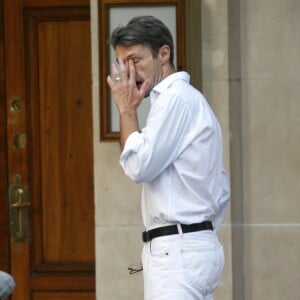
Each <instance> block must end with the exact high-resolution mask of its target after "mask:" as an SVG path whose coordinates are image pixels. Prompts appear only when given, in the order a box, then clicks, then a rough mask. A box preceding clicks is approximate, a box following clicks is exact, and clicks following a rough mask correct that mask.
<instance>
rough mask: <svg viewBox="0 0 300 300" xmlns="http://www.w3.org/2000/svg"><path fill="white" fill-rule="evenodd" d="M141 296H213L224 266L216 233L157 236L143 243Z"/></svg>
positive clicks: (193, 299)
mask: <svg viewBox="0 0 300 300" xmlns="http://www.w3.org/2000/svg"><path fill="white" fill-rule="evenodd" d="M142 263H143V269H144V270H143V273H144V299H145V300H170V299H172V300H213V292H214V290H215V289H216V287H217V286H218V284H219V282H220V279H221V273H222V270H223V266H224V252H223V247H222V245H221V244H220V242H219V240H218V238H217V236H216V233H215V232H213V231H209V230H207V231H198V232H193V233H185V234H177V235H169V236H164V237H158V238H155V239H153V240H152V241H151V242H148V243H144V248H143V253H142Z"/></svg>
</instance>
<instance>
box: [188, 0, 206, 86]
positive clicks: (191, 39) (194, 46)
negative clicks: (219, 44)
mask: <svg viewBox="0 0 300 300" xmlns="http://www.w3.org/2000/svg"><path fill="white" fill-rule="evenodd" d="M201 28H202V26H201V1H199V0H188V1H185V46H186V48H185V60H186V70H187V71H188V72H189V73H190V75H191V84H192V85H193V86H195V87H196V88H197V89H199V90H201V89H202V84H201V82H202V62H201V59H202V50H201V49H202V48H201V42H202V40H201Z"/></svg>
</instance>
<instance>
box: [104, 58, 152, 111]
mask: <svg viewBox="0 0 300 300" xmlns="http://www.w3.org/2000/svg"><path fill="white" fill-rule="evenodd" d="M119 65H120V74H119V71H118V69H117V67H116V66H115V64H113V65H112V77H111V76H108V77H107V83H108V85H109V87H110V89H111V92H112V95H113V98H114V102H115V104H116V106H117V108H118V110H119V113H120V114H121V115H122V113H124V112H125V113H126V112H130V113H133V112H135V111H136V110H137V108H138V106H139V105H140V103H141V101H142V100H143V99H144V96H145V93H146V88H147V87H148V84H147V81H145V82H144V83H143V85H142V86H141V89H140V90H139V89H138V88H137V86H136V81H135V67H134V64H133V62H132V60H129V62H128V63H127V64H126V65H125V63H124V62H123V60H122V59H119Z"/></svg>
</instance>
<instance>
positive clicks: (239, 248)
mask: <svg viewBox="0 0 300 300" xmlns="http://www.w3.org/2000/svg"><path fill="white" fill-rule="evenodd" d="M227 9H228V55H229V58H228V64H229V66H228V67H229V74H228V75H229V120H230V135H231V139H230V172H231V222H232V282H233V285H232V293H233V300H239V299H244V295H245V286H244V285H245V280H244V277H245V276H244V226H243V224H244V205H243V204H244V203H243V156H242V155H243V149H242V117H241V116H242V98H241V96H242V93H241V85H242V82H241V18H240V12H241V4H240V0H228V8H227Z"/></svg>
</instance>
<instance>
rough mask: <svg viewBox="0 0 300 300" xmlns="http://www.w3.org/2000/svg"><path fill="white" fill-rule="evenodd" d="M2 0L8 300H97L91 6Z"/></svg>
mask: <svg viewBox="0 0 300 300" xmlns="http://www.w3.org/2000/svg"><path fill="white" fill-rule="evenodd" d="M3 4H4V6H3V11H4V45H5V47H4V55H5V72H4V74H5V76H4V77H5V82H6V88H5V93H6V97H5V98H6V128H7V130H6V140H7V183H8V186H9V187H10V195H12V196H11V197H10V199H9V202H10V203H9V204H8V207H10V208H9V211H10V218H12V215H14V217H15V220H10V227H11V232H10V247H9V248H10V271H11V273H12V275H13V277H14V279H15V281H16V285H17V287H16V290H15V291H14V293H13V294H12V300H29V299H32V300H50V299H51V300H52V299H54V300H62V299H64V300H72V299H89V300H90V299H95V291H94V290H95V276H94V273H95V272H94V269H95V259H94V191H93V136H92V96H91V82H92V80H91V49H90V13H89V0H4V1H3ZM27 191H28V196H26V195H25V194H26V192H27ZM16 193H17V194H16ZM16 195H17V196H16ZM18 197H19V198H18ZM22 197H23V198H22ZM14 198H17V199H14ZM25 198H26V199H25ZM18 201H19V202H18ZM22 201H23V202H22ZM21 203H22V204H21ZM20 220H21V221H20ZM18 222H20V223H22V227H20V225H18V224H19V223H18ZM17 223H18V224H17ZM16 224H17V225H16ZM27 224H28V233H27ZM14 226H15V227H17V228H16V229H14ZM13 230H15V231H17V233H16V232H12V231H13Z"/></svg>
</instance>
